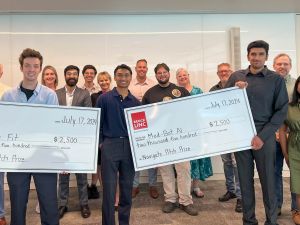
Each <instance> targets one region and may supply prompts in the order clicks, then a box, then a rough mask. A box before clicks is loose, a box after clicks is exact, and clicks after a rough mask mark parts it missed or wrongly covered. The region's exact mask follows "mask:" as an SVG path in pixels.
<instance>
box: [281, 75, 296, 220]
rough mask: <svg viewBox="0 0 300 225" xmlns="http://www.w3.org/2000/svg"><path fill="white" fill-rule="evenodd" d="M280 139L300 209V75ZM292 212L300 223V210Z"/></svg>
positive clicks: (292, 187)
mask: <svg viewBox="0 0 300 225" xmlns="http://www.w3.org/2000/svg"><path fill="white" fill-rule="evenodd" d="M279 141H280V145H281V149H282V153H283V155H284V158H285V162H286V164H287V165H288V166H289V168H290V172H291V177H290V179H291V192H292V193H295V194H296V203H297V208H298V209H300V77H298V79H297V80H296V83H295V87H294V92H293V97H292V101H291V102H290V103H289V107H288V114H287V119H286V120H285V122H284V124H283V125H282V127H281V128H280V129H279ZM292 213H293V221H294V223H295V224H296V225H300V212H299V211H296V210H295V211H293V212H292Z"/></svg>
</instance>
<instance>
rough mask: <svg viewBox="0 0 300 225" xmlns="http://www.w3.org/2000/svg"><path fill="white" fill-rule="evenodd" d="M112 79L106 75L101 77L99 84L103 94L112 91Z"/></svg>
mask: <svg viewBox="0 0 300 225" xmlns="http://www.w3.org/2000/svg"><path fill="white" fill-rule="evenodd" d="M110 83H111V81H110V79H109V77H108V76H106V75H104V74H103V75H100V76H99V79H98V84H99V86H100V88H101V90H102V91H103V92H107V91H109V90H110Z"/></svg>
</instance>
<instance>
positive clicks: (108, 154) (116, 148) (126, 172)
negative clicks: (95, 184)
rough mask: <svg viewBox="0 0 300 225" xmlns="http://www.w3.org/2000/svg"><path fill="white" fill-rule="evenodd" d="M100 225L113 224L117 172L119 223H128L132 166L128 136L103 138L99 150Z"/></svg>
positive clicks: (126, 224) (132, 175) (123, 224)
mask: <svg viewBox="0 0 300 225" xmlns="http://www.w3.org/2000/svg"><path fill="white" fill-rule="evenodd" d="M101 157H102V158H101V172H102V184H103V203H102V225H115V210H114V203H115V195H116V186H117V179H118V173H119V186H120V200H119V208H118V215H119V225H129V220H130V210H131V191H132V184H133V178H134V167H133V162H132V156H131V151H130V144H129V140H128V138H105V139H104V142H103V146H102V152H101Z"/></svg>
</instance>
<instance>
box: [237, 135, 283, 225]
mask: <svg viewBox="0 0 300 225" xmlns="http://www.w3.org/2000/svg"><path fill="white" fill-rule="evenodd" d="M235 157H236V161H237V167H238V173H239V178H240V186H241V192H242V204H243V224H244V225H257V224H258V222H257V220H256V217H255V190H254V179H253V177H254V161H255V164H256V169H257V172H258V175H259V179H260V183H261V188H262V193H263V202H264V207H265V213H266V221H265V225H276V224H277V223H276V221H277V197H276V190H275V138H274V135H273V136H272V137H270V138H269V139H268V140H266V141H265V142H264V145H263V147H262V149H260V150H257V151H256V150H245V151H241V152H236V153H235Z"/></svg>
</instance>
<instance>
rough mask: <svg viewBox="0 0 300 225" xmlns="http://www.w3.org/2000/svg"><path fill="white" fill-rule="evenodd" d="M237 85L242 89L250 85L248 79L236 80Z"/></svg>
mask: <svg viewBox="0 0 300 225" xmlns="http://www.w3.org/2000/svg"><path fill="white" fill-rule="evenodd" d="M235 86H237V87H239V88H240V89H243V88H247V87H248V83H247V82H246V81H237V82H235Z"/></svg>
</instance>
